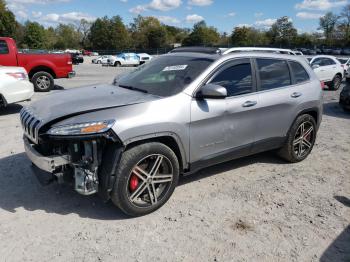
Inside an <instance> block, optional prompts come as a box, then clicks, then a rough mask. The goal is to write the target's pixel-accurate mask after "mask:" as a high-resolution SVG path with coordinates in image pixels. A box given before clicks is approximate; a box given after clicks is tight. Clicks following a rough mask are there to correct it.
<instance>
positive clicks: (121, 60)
mask: <svg viewBox="0 0 350 262" xmlns="http://www.w3.org/2000/svg"><path fill="white" fill-rule="evenodd" d="M108 65H110V66H117V67H118V66H138V65H140V59H139V57H138V56H137V54H135V53H121V54H118V55H116V56H111V57H110V58H108Z"/></svg>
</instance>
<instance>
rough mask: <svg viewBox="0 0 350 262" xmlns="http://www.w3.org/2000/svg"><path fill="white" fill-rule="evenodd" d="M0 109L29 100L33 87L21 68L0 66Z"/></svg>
mask: <svg viewBox="0 0 350 262" xmlns="http://www.w3.org/2000/svg"><path fill="white" fill-rule="evenodd" d="M0 79H1V81H0V107H5V106H7V105H8V104H12V103H17V102H21V101H25V100H29V99H30V98H31V97H32V96H33V94H34V87H33V84H32V83H31V82H29V78H28V74H27V72H26V70H25V69H24V68H23V67H7V66H0Z"/></svg>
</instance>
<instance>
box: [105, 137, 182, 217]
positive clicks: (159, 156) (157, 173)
mask: <svg viewBox="0 0 350 262" xmlns="http://www.w3.org/2000/svg"><path fill="white" fill-rule="evenodd" d="M178 180H179V162H178V159H177V157H176V155H175V153H174V152H173V151H172V150H171V149H170V148H169V147H167V146H166V145H164V144H161V143H157V142H151V143H146V144H141V145H138V146H135V147H132V148H130V149H128V150H127V151H125V152H124V153H123V155H122V158H121V160H120V163H119V165H118V168H117V171H116V181H115V184H114V188H113V191H112V194H111V197H112V201H113V203H114V204H115V205H116V206H118V207H119V208H120V209H121V210H122V211H123V212H124V213H126V214H127V215H130V216H142V215H146V214H149V213H151V212H153V211H155V210H157V209H158V208H160V207H161V206H163V205H164V204H165V203H166V202H167V201H168V199H169V198H170V196H171V195H172V193H173V192H174V190H175V187H176V185H177V183H178Z"/></svg>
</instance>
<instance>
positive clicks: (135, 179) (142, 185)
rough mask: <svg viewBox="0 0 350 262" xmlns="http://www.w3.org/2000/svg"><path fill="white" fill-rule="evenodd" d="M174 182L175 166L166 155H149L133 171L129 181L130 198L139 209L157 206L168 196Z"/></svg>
mask: <svg viewBox="0 0 350 262" xmlns="http://www.w3.org/2000/svg"><path fill="white" fill-rule="evenodd" d="M172 181H173V166H172V164H171V161H170V160H169V159H168V158H167V157H165V156H164V155H160V154H154V155H149V156H147V157H145V158H143V159H142V160H141V161H139V162H138V163H137V164H136V165H135V166H134V167H133V169H132V171H131V173H130V175H129V179H128V183H127V185H128V189H127V192H128V198H129V201H130V202H131V203H132V204H133V205H135V206H137V207H150V206H153V205H156V204H157V203H158V202H160V201H162V199H163V198H164V197H165V196H166V195H167V192H168V191H169V189H170V186H171V183H172Z"/></svg>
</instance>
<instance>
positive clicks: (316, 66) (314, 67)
mask: <svg viewBox="0 0 350 262" xmlns="http://www.w3.org/2000/svg"><path fill="white" fill-rule="evenodd" d="M311 67H312V69H316V68H319V67H320V65H311Z"/></svg>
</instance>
